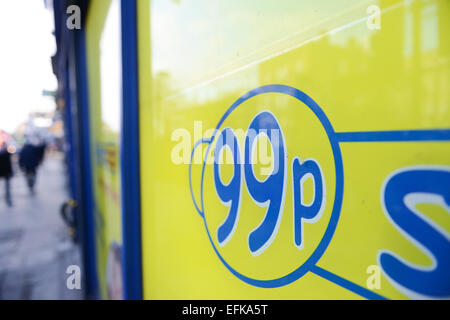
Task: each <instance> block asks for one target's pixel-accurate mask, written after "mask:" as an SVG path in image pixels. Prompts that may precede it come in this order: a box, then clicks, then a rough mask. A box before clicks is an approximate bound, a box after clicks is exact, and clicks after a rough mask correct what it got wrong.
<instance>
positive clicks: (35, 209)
mask: <svg viewBox="0 0 450 320" xmlns="http://www.w3.org/2000/svg"><path fill="white" fill-rule="evenodd" d="M49 4H50V2H49V1H43V0H42V1H35V0H32V1H2V2H1V3H0V30H1V31H0V32H1V34H0V36H1V37H0V38H1V40H2V43H6V45H4V46H2V50H1V53H0V87H1V88H3V89H2V91H1V94H0V300H3V299H26V300H27V299H79V298H83V291H82V290H69V289H68V288H67V285H66V281H67V278H68V276H69V275H68V274H67V273H66V270H67V268H68V266H70V265H77V266H80V265H81V261H80V252H79V247H78V246H77V245H75V244H74V241H73V240H72V238H71V231H70V228H69V227H68V225H67V224H66V223H65V222H64V220H63V218H62V214H61V207H62V205H63V203H67V201H68V200H69V194H68V193H69V192H68V190H69V188H68V185H67V184H68V182H67V181H68V178H67V176H66V172H67V164H66V163H67V161H66V159H65V156H64V148H65V141H64V126H63V121H62V117H63V116H62V114H61V111H60V110H58V107H57V101H56V98H55V96H56V89H57V80H56V77H55V75H54V73H53V68H52V59H51V57H52V56H53V55H55V52H56V43H55V38H54V34H53V33H54V29H55V28H54V19H53V15H52V11H51V7H50V6H49ZM24 21H25V22H26V23H24Z"/></svg>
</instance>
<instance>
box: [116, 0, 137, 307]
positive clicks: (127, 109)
mask: <svg viewBox="0 0 450 320" xmlns="http://www.w3.org/2000/svg"><path fill="white" fill-rule="evenodd" d="M121 12H122V92H123V96H122V98H123V102H122V130H121V143H120V158H121V191H122V192H121V193H122V237H123V255H122V263H123V279H124V298H125V299H127V300H140V299H142V262H141V261H142V259H141V190H140V178H139V177H140V163H139V102H138V61H137V60H138V51H137V24H136V21H137V18H136V15H137V4H136V0H122V1H121Z"/></svg>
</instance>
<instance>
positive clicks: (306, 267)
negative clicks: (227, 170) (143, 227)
mask: <svg viewBox="0 0 450 320" xmlns="http://www.w3.org/2000/svg"><path fill="white" fill-rule="evenodd" d="M264 93H281V94H286V95H289V96H291V97H293V98H295V99H297V100H299V101H301V102H303V103H304V104H305V105H306V106H308V107H309V108H310V109H311V111H312V112H313V113H314V114H315V115H316V117H317V118H318V119H319V120H320V122H321V123H322V126H323V128H324V129H325V131H326V133H327V135H328V139H329V141H330V145H331V148H332V152H333V156H334V162H335V174H336V190H335V198H334V203H333V210H332V212H331V217H330V221H329V223H328V227H327V229H326V231H325V234H324V236H323V237H322V240H321V241H320V243H319V245H318V246H317V248H316V249H315V251H314V252H313V253H312V254H311V256H310V257H309V258H308V259H307V260H306V261H305V262H304V263H303V264H302V265H301V266H299V267H298V268H297V269H296V270H294V271H293V272H291V273H289V274H287V275H285V276H283V277H280V278H277V279H272V280H258V279H253V278H249V277H247V276H245V275H243V274H241V273H239V272H238V271H236V270H235V269H234V268H233V267H231V266H230V265H229V264H228V263H227V262H226V261H225V259H224V258H223V257H222V256H221V255H220V253H219V251H218V250H217V248H216V246H215V245H214V242H213V240H212V238H211V234H210V232H209V229H208V225H207V223H206V218H205V215H204V206H203V182H204V179H203V177H204V173H205V167H206V159H207V156H208V154H209V151H210V148H211V145H212V143H211V142H213V141H214V138H215V136H216V134H217V132H218V130H219V128H220V127H221V126H222V124H223V122H224V121H225V120H226V118H227V117H228V116H229V115H230V114H231V112H233V110H234V109H236V108H237V107H239V106H240V105H241V104H242V103H243V102H245V101H247V100H249V99H251V98H253V97H255V96H257V95H260V94H264ZM208 140H209V141H208ZM200 143H208V148H207V151H206V154H205V159H204V162H203V169H202V178H201V179H202V180H201V186H200V193H201V199H200V202H201V208H202V209H201V211H200V210H198V206H197V205H196V204H195V206H196V208H197V211H199V213H200V215H201V216H202V217H203V221H204V224H205V228H206V232H207V234H208V238H209V241H210V242H211V245H212V246H213V248H214V251H215V252H216V254H217V256H218V257H219V259H220V261H222V263H223V264H224V265H225V267H226V268H227V269H228V270H229V271H230V272H231V273H232V274H234V275H235V276H236V277H237V278H239V279H240V280H242V281H244V282H246V283H248V284H250V285H253V286H256V287H261V288H277V287H281V286H285V285H287V284H290V283H292V282H294V281H296V280H298V279H299V278H301V277H302V276H303V275H305V274H306V273H307V272H308V271H311V270H312V268H313V267H314V266H315V264H316V263H317V262H318V261H319V259H320V258H321V257H322V255H323V254H324V252H325V250H326V249H327V247H328V244H329V243H330V241H331V239H332V237H333V235H334V231H335V230H336V227H337V224H338V221H339V216H340V211H341V206H342V198H343V193H344V168H343V164H342V156H341V149H340V147H339V141H338V140H337V139H336V134H335V132H334V129H333V127H332V125H331V123H330V121H329V120H328V118H327V116H326V115H325V113H324V112H323V111H322V109H321V108H320V107H319V105H317V103H316V102H315V101H314V100H313V99H311V98H310V97H309V96H308V95H307V94H305V93H304V92H302V91H300V90H298V89H296V88H293V87H290V86H286V85H279V84H275V85H267V86H262V87H259V88H256V89H253V90H251V91H250V92H248V93H246V94H244V95H243V96H242V97H240V98H239V99H238V100H236V102H234V103H233V104H232V105H231V107H230V108H229V109H228V110H227V111H226V112H225V114H224V115H223V116H222V118H221V119H220V121H219V123H218V124H217V126H216V129H215V131H214V134H213V136H212V137H211V138H209V139H202V140H201V141H199V142H197V143H196V144H195V146H198V145H199V144H200ZM192 155H193V153H192ZM192 155H191V157H192ZM191 165H192V162H191V164H190V166H189V178H191V175H190V171H191ZM189 183H190V186H191V193H192V185H191V181H189ZM192 196H193V193H192ZM192 200H193V201H194V203H196V202H195V199H194V197H193V198H192ZM328 280H330V281H332V280H331V279H328Z"/></svg>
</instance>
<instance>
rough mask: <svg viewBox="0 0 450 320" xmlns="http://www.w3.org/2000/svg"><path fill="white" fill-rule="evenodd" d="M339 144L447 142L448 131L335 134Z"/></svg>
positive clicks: (449, 132) (449, 135) (449, 133)
mask: <svg viewBox="0 0 450 320" xmlns="http://www.w3.org/2000/svg"><path fill="white" fill-rule="evenodd" d="M336 136H337V139H338V141H339V142H401V141H405V142H407V141H416V142H420V141H427V142H430V141H449V140H450V130H449V129H431V130H393V131H362V132H337V133H336Z"/></svg>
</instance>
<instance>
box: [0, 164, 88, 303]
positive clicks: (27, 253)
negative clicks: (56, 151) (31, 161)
mask: <svg viewBox="0 0 450 320" xmlns="http://www.w3.org/2000/svg"><path fill="white" fill-rule="evenodd" d="M4 188H5V186H4V181H3V180H0V300H1V299H25V300H29V299H31V300H34V299H81V298H82V297H83V293H82V291H81V290H68V289H67V287H66V279H67V277H68V275H67V274H66V269H67V267H68V266H69V265H78V266H80V267H81V260H80V252H79V250H78V247H77V246H75V245H73V244H72V242H71V240H70V238H69V235H68V232H67V228H66V226H65V225H64V223H63V221H62V219H61V217H60V212H59V209H60V206H61V204H62V203H63V202H64V201H66V200H67V191H66V185H65V174H64V167H63V159H62V156H58V155H51V156H48V155H47V157H46V159H45V161H44V163H43V165H42V167H41V168H40V170H39V171H38V177H37V184H36V193H35V195H34V196H32V195H30V193H29V191H28V189H27V186H26V183H25V179H24V177H23V175H22V173H21V172H19V170H18V168H17V166H15V171H14V178H13V179H12V181H11V194H12V201H13V207H12V208H8V207H7V206H6V203H5V197H4V192H5V189H4Z"/></svg>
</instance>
